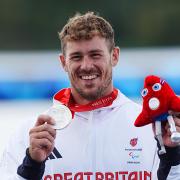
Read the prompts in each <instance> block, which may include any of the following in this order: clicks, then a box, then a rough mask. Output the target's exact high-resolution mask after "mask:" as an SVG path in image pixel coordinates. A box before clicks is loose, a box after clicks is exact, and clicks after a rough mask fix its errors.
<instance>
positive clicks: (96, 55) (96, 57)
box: [91, 54, 101, 59]
mask: <svg viewBox="0 0 180 180" xmlns="http://www.w3.org/2000/svg"><path fill="white" fill-rule="evenodd" d="M91 56H92V57H93V58H95V59H98V58H100V57H101V54H92V55H91Z"/></svg>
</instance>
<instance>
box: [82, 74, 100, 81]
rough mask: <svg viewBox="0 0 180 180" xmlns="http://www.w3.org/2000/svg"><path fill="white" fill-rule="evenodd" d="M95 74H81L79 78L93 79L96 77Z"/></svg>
mask: <svg viewBox="0 0 180 180" xmlns="http://www.w3.org/2000/svg"><path fill="white" fill-rule="evenodd" d="M96 77H97V75H89V76H81V79H84V80H87V79H88V80H91V79H94V78H96Z"/></svg>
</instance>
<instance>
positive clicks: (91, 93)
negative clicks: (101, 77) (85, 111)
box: [80, 89, 101, 101]
mask: <svg viewBox="0 0 180 180" xmlns="http://www.w3.org/2000/svg"><path fill="white" fill-rule="evenodd" d="M80 95H81V96H82V97H83V98H85V99H87V100H90V101H93V100H96V99H98V98H100V96H101V93H100V92H99V91H98V90H97V89H96V90H90V89H88V90H82V91H81V92H80Z"/></svg>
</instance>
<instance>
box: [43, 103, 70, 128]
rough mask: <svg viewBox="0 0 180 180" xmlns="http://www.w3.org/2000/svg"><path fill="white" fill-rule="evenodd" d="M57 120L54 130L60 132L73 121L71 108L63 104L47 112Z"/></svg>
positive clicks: (54, 106)
mask: <svg viewBox="0 0 180 180" xmlns="http://www.w3.org/2000/svg"><path fill="white" fill-rule="evenodd" d="M46 114H47V115H49V116H51V117H52V118H53V119H54V120H55V125H54V126H53V127H54V129H56V130H59V129H63V128H65V127H66V126H68V125H69V124H70V123H71V121H72V113H71V111H70V110H69V108H68V107H67V106H65V105H62V104H58V105H57V104H56V105H53V106H52V107H51V108H50V109H49V110H48V111H47V112H46Z"/></svg>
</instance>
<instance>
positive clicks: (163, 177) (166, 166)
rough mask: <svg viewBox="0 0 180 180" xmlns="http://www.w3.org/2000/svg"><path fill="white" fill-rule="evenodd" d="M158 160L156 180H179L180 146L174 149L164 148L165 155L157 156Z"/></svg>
mask: <svg viewBox="0 0 180 180" xmlns="http://www.w3.org/2000/svg"><path fill="white" fill-rule="evenodd" d="M159 159H160V163H159V168H158V171H157V176H158V180H179V178H180V146H177V147H174V148H170V147H166V153H165V154H162V155H159Z"/></svg>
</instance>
